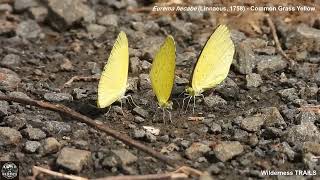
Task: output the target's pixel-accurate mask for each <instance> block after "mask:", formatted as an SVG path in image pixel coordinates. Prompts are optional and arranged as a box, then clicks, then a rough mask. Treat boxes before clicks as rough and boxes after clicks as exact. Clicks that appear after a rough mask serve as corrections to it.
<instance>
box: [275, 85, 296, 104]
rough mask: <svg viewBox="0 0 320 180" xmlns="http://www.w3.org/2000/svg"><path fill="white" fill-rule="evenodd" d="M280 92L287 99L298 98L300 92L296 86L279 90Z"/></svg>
mask: <svg viewBox="0 0 320 180" xmlns="http://www.w3.org/2000/svg"><path fill="white" fill-rule="evenodd" d="M278 93H279V94H280V96H281V98H282V99H284V100H286V101H291V102H292V101H294V100H295V99H298V98H299V97H298V93H297V90H296V89H295V88H288V89H282V90H279V91H278Z"/></svg>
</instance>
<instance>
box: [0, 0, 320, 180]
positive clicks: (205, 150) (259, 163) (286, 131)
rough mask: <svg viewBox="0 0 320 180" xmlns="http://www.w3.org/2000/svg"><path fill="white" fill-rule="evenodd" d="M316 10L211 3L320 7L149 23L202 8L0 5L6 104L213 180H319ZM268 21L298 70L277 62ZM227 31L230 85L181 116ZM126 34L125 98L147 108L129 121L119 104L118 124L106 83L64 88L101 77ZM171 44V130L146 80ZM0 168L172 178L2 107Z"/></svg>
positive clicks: (142, 160)
mask: <svg viewBox="0 0 320 180" xmlns="http://www.w3.org/2000/svg"><path fill="white" fill-rule="evenodd" d="M68 3H69V4H68ZM319 3H320V2H319V1H317V0H315V1H312V2H310V1H305V2H295V3H276V2H272V3H269V4H268V3H266V2H263V1H261V2H257V3H256V4H254V3H243V4H242V3H238V2H230V3H224V4H221V3H214V4H210V3H208V2H206V1H204V2H203V4H204V5H208V6H220V7H222V6H224V7H230V6H231V5H235V4H236V5H239V6H242V5H245V6H246V7H250V6H252V5H256V6H257V5H259V6H267V5H273V6H278V5H282V6H290V5H291V6H294V7H296V6H298V5H306V6H311V7H315V11H310V12H309V11H304V12H299V11H297V10H296V11H291V12H279V11H275V12H269V13H268V12H252V11H245V12H236V11H232V12H188V11H186V12H176V11H175V12H162V11H159V12H155V11H152V8H153V7H154V6H155V5H158V6H172V7H176V6H191V5H195V4H193V3H190V2H186V3H181V1H165V2H162V3H160V4H156V2H149V1H145V2H144V1H135V0H122V1H116V0H112V1H107V0H91V1H89V0H87V1H76V0H68V1H59V0H47V1H39V2H38V1H36V0H30V1H28V2H24V1H22V0H16V1H11V0H5V1H0V93H1V94H2V93H3V94H6V95H11V96H17V97H26V98H32V99H37V100H45V101H50V102H54V103H62V104H64V105H66V106H68V107H70V108H72V109H74V110H76V111H78V112H80V113H82V114H84V115H86V116H89V117H91V118H93V119H95V120H97V121H100V122H102V123H105V124H106V125H108V126H110V127H111V128H113V129H115V130H117V131H119V132H121V133H123V134H127V135H129V136H130V137H132V138H133V139H136V140H138V141H140V142H142V143H143V144H145V145H147V146H149V147H152V148H154V149H155V150H157V151H161V152H162V153H164V154H166V155H168V156H170V157H172V158H174V159H176V161H180V162H183V163H184V164H186V165H188V166H191V167H194V168H196V169H199V170H201V171H207V172H208V173H209V175H210V176H208V177H207V178H213V179H243V178H246V179H248V178H253V179H256V178H267V179H276V178H279V179H282V178H286V177H283V176H280V175H274V176H272V175H270V176H265V175H263V174H262V173H261V170H268V171H272V170H273V171H277V172H278V173H279V172H282V173H289V175H290V172H292V173H293V176H295V175H296V174H295V173H296V171H295V170H309V171H305V172H308V173H311V174H305V175H306V176H299V177H298V179H312V178H313V179H318V178H319V175H320V161H319V160H318V159H317V158H316V157H319V156H320V116H319V114H317V113H316V112H313V111H311V110H310V108H309V109H308V108H305V107H306V106H315V105H318V104H319V99H320V93H319V91H318V86H319V85H320V70H319V62H320V19H319V17H320V9H319V8H320V7H319V6H320V5H319ZM69 6H70V7H69ZM62 7H67V8H66V9H63V8H62ZM59 9H60V10H61V9H62V10H61V11H58V10H59ZM267 14H269V15H270V18H271V19H272V21H273V22H274V24H275V26H276V31H277V35H278V37H279V39H280V43H281V46H282V48H283V50H284V52H285V53H286V54H287V55H288V56H289V58H290V59H291V60H292V61H293V62H294V63H293V64H292V63H290V61H288V60H287V59H286V58H284V57H283V56H282V55H281V54H280V53H278V50H277V49H276V45H275V43H274V39H273V36H272V33H271V32H272V31H271V29H270V27H269V25H268V23H267V21H266V20H265V17H266V15H267ZM221 23H223V24H226V25H227V26H228V27H229V28H230V29H231V34H232V39H233V42H234V43H235V46H236V53H235V56H234V62H233V65H232V66H231V70H230V72H229V75H228V78H227V79H226V80H225V81H224V82H223V83H222V84H220V85H219V86H218V87H215V88H214V89H212V90H209V91H206V92H205V93H204V95H205V98H204V99H202V98H199V99H197V100H196V106H195V114H192V105H191V108H189V109H188V110H187V111H184V110H182V108H181V106H182V104H183V102H182V101H183V98H184V96H183V95H180V94H181V93H182V94H183V91H184V89H185V87H186V85H187V84H188V81H189V76H190V74H191V72H192V68H193V65H194V64H195V62H196V59H197V57H198V55H199V53H200V52H201V49H202V47H203V45H204V44H205V42H206V40H207V38H208V37H209V36H210V34H211V33H212V31H213V30H214V28H215V27H216V26H217V25H218V24H221ZM120 30H123V31H124V32H126V34H127V36H128V40H129V48H130V49H129V52H130V67H129V69H130V70H129V81H128V82H129V88H128V91H127V94H130V95H132V97H133V99H134V101H135V103H137V104H138V105H139V107H140V108H138V107H135V106H133V105H132V104H130V103H129V102H124V104H123V109H122V110H123V111H124V115H122V112H121V109H120V103H114V104H113V105H112V107H111V110H110V112H109V113H107V112H108V108H106V109H98V108H97V107H96V99H97V86H98V81H97V80H90V81H74V82H72V83H71V84H70V85H65V83H66V82H67V81H69V80H70V79H71V78H72V77H74V76H84V77H99V75H100V73H101V71H102V69H103V66H104V65H105V63H106V61H107V58H108V56H109V52H110V50H111V48H112V45H113V43H114V41H115V39H116V37H117V35H118V33H119V32H120ZM168 34H171V35H172V36H173V37H174V38H175V41H176V46H177V47H176V48H177V70H176V80H175V86H174V89H173V94H172V99H173V102H174V106H173V110H172V111H171V113H172V121H173V123H168V122H169V119H168V116H166V117H165V121H166V122H167V123H163V119H162V112H161V110H159V109H158V108H157V102H156V99H155V97H154V94H153V92H152V90H151V84H150V80H149V79H148V78H149V77H148V73H149V71H150V67H151V63H152V58H153V57H154V54H155V52H156V50H157V49H158V48H159V47H160V45H161V43H162V42H163V40H164V39H165V37H166V35H168ZM143 126H152V127H154V128H156V129H159V130H160V133H159V134H153V132H149V131H147V130H146V129H144V128H143ZM124 157H126V158H124ZM79 159H80V162H79V161H77V160H79ZM0 160H1V161H13V160H16V161H19V162H20V168H21V169H20V176H21V178H22V179H24V178H26V177H28V176H31V175H32V171H31V170H32V167H33V166H34V165H36V166H41V167H45V168H48V169H51V170H54V171H59V172H62V173H66V174H76V175H78V176H82V177H88V178H98V177H106V176H111V175H124V174H125V175H128V174H131V175H137V174H154V173H160V172H168V171H172V170H173V169H172V168H170V167H168V166H167V165H166V164H163V163H161V162H159V161H157V160H155V159H154V158H152V157H150V156H149V155H147V154H145V153H142V152H140V151H138V150H137V149H134V148H132V147H128V146H126V145H124V144H123V143H122V142H120V141H118V140H116V139H114V138H111V137H109V136H107V135H106V134H105V133H102V132H100V131H98V130H95V129H93V128H91V127H88V126H87V125H86V124H83V123H79V122H77V121H74V120H73V119H70V118H68V117H65V116H62V115H59V114H57V113H54V112H51V111H47V110H43V109H39V108H35V107H31V106H24V105H21V104H17V103H12V102H5V101H0ZM314 172H316V174H312V173H314ZM293 176H291V175H290V176H288V177H289V178H293ZM48 178H49V179H50V178H52V177H50V176H40V177H39V179H48Z"/></svg>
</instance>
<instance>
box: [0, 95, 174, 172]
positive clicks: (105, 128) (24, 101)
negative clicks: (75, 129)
mask: <svg viewBox="0 0 320 180" xmlns="http://www.w3.org/2000/svg"><path fill="white" fill-rule="evenodd" d="M0 100H3V101H13V102H18V103H22V104H27V105H32V106H36V107H40V108H43V109H48V110H51V111H55V112H58V113H61V114H64V115H66V116H69V117H71V118H73V119H75V120H78V121H80V122H83V123H86V124H87V125H89V126H91V127H93V128H96V129H99V130H101V131H103V132H105V133H106V134H108V135H109V136H112V137H114V138H116V139H118V140H120V141H122V142H124V143H125V144H127V145H129V146H133V147H135V148H137V149H139V150H141V151H143V152H145V153H147V154H149V155H151V156H153V157H155V158H157V159H159V160H160V161H162V162H164V163H166V164H168V165H170V166H172V167H175V168H177V167H178V165H177V163H176V162H174V161H173V160H172V159H169V158H168V157H167V156H165V155H162V154H160V153H159V152H157V151H155V150H153V149H152V148H149V147H147V146H145V145H143V144H141V143H140V142H138V141H135V140H133V139H131V138H130V137H128V136H126V135H123V134H121V133H119V132H118V131H115V130H113V129H111V128H109V127H108V126H106V125H105V124H100V123H97V122H95V121H94V120H93V119H91V118H89V117H87V116H84V115H82V114H80V113H78V112H76V111H74V110H72V109H70V108H68V107H66V106H64V105H61V104H51V103H48V102H44V101H37V100H33V99H24V98H18V97H11V96H5V95H0Z"/></svg>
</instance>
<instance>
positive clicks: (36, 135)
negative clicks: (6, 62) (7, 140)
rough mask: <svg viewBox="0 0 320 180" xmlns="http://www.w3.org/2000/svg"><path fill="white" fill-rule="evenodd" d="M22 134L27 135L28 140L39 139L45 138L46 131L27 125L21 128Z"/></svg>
mask: <svg viewBox="0 0 320 180" xmlns="http://www.w3.org/2000/svg"><path fill="white" fill-rule="evenodd" d="M23 135H25V136H27V138H28V139H30V140H40V139H44V138H46V133H44V132H43V131H42V130H41V129H38V128H32V127H28V128H26V129H24V130H23Z"/></svg>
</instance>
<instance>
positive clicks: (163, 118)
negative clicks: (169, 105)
mask: <svg viewBox="0 0 320 180" xmlns="http://www.w3.org/2000/svg"><path fill="white" fill-rule="evenodd" d="M161 110H162V120H163V123H164V124H166V120H165V117H166V114H165V111H164V108H161Z"/></svg>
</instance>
